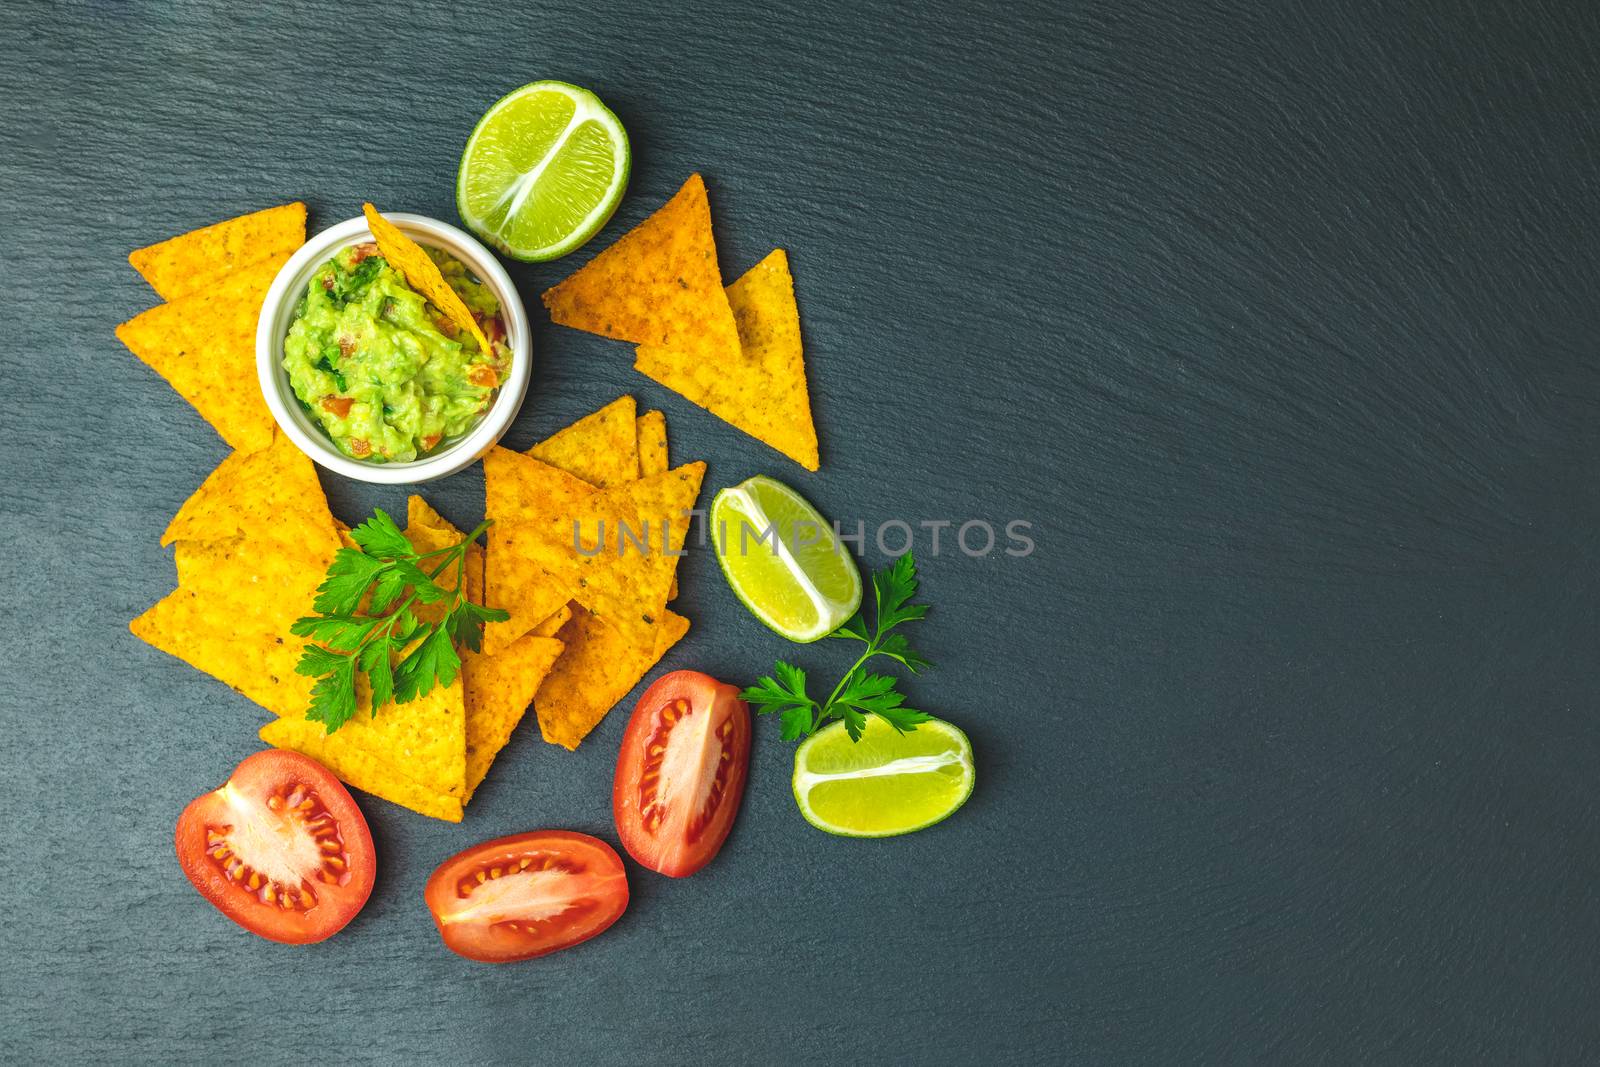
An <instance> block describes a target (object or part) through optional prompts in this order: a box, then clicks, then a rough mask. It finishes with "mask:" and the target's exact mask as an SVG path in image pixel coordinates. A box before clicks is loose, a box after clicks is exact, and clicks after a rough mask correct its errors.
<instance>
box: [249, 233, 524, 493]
mask: <svg viewBox="0 0 1600 1067" xmlns="http://www.w3.org/2000/svg"><path fill="white" fill-rule="evenodd" d="M383 217H384V218H386V219H388V220H389V221H390V222H392V223H394V224H395V225H396V226H398V227H399V228H400V230H401V231H402V232H404V233H405V234H406V236H408V237H410V238H412V239H413V240H415V241H417V242H418V243H419V244H426V245H431V246H433V247H435V248H439V249H442V250H443V251H445V252H448V253H450V254H451V255H452V256H454V257H455V258H456V259H458V260H460V261H461V263H462V265H463V266H465V267H466V268H467V269H468V270H469V271H471V272H472V273H473V274H474V275H476V276H477V278H478V279H479V280H480V281H482V282H483V283H484V284H485V285H487V286H489V288H490V289H491V290H492V291H493V292H494V295H495V298H496V299H497V300H499V302H500V308H501V313H502V316H503V322H504V325H505V328H506V345H507V347H509V348H510V349H511V374H510V375H509V376H508V378H507V379H506V381H505V382H503V383H502V384H501V386H500V391H499V393H498V394H496V396H495V400H494V403H493V404H491V405H490V406H489V410H488V411H486V412H485V413H484V415H483V418H481V419H479V420H478V424H477V425H476V426H474V427H473V428H472V429H471V430H470V431H469V432H468V433H467V434H466V435H465V436H464V437H462V438H461V439H460V440H459V441H456V442H455V443H454V444H451V445H449V446H448V447H446V448H445V449H444V450H443V451H442V452H439V453H437V454H435V455H431V456H428V457H426V458H425V459H416V460H412V461H410V462H409V463H364V462H362V461H361V460H358V459H352V458H351V457H349V456H347V455H345V454H344V453H343V452H341V451H339V448H338V446H337V445H335V444H334V443H333V440H332V439H331V438H329V437H328V435H327V434H326V433H325V432H323V430H322V427H320V426H318V425H316V424H315V423H313V422H312V421H311V419H310V418H309V417H308V416H307V415H306V413H305V412H304V411H303V410H302V409H301V407H300V404H299V401H298V400H297V399H296V398H295V395H294V389H293V387H292V386H291V385H290V384H289V375H288V373H287V372H286V371H284V369H283V366H282V364H283V342H284V340H285V338H286V337H287V335H288V332H289V325H290V318H291V317H292V316H293V314H294V308H295V305H296V304H298V303H299V298H300V294H301V293H302V292H303V291H304V289H305V286H306V283H307V282H308V281H310V278H311V274H312V273H313V272H314V271H315V270H316V268H318V267H320V266H321V265H322V264H323V263H324V262H325V261H326V260H327V259H329V258H330V257H331V256H332V255H333V254H334V253H335V252H336V251H337V250H338V249H340V248H343V247H346V246H347V245H352V244H360V243H361V242H362V241H370V240H372V239H373V237H372V231H371V230H369V229H368V228H367V220H366V218H365V216H358V217H356V218H353V219H346V220H345V221H344V222H340V223H337V224H335V225H333V226H329V227H328V228H327V229H325V230H322V231H321V232H319V233H317V234H316V235H315V236H313V237H311V238H310V239H309V240H307V241H306V243H305V244H303V245H301V246H300V248H299V249H298V250H297V251H296V252H295V253H294V254H293V255H292V256H290V257H289V260H288V262H286V263H285V264H284V265H283V266H282V267H281V268H279V270H278V273H277V276H276V277H274V278H273V280H272V284H271V286H269V287H268V289H267V295H266V299H264V300H263V301H262V304H261V315H260V318H259V319H258V320H257V323H256V378H257V384H258V385H259V387H260V389H261V395H262V398H263V399H264V400H265V401H266V403H267V409H268V410H269V411H271V412H272V418H273V421H274V422H276V423H277V424H278V429H279V430H280V431H281V432H282V433H283V434H284V435H285V436H287V437H288V438H289V440H291V441H293V442H294V444H295V447H297V448H299V449H300V451H301V452H304V453H305V454H306V455H307V456H308V457H310V458H311V460H313V461H314V462H315V463H317V464H318V465H319V466H322V467H325V468H327V469H328V470H331V471H333V472H335V473H337V474H342V475H344V476H345V477H347V478H353V479H355V480H357V481H362V482H372V483H376V484H379V485H412V484H417V483H420V482H429V481H434V480H435V479H438V478H445V477H448V476H449V475H452V474H455V473H456V472H458V471H461V470H464V469H465V468H467V467H469V466H471V465H472V464H473V463H475V462H476V461H477V460H478V458H479V457H480V456H482V455H483V454H484V453H485V452H487V451H489V449H490V448H491V447H492V446H493V445H494V444H495V443H496V442H498V441H499V440H500V438H501V437H502V436H503V435H504V434H505V432H506V431H507V430H508V429H510V428H511V423H512V422H513V421H514V420H515V419H516V417H517V412H518V411H519V410H520V409H521V407H522V401H523V399H524V397H526V395H527V392H528V381H529V379H530V377H531V375H532V366H531V360H530V352H531V350H532V345H531V341H530V337H531V331H530V328H529V324H528V312H527V309H526V308H525V307H524V306H523V303H522V297H521V296H520V295H519V294H518V293H517V287H516V284H515V283H514V282H513V281H512V280H511V276H510V275H509V274H507V273H506V269H505V267H503V266H501V264H500V261H499V260H498V259H496V258H495V256H494V253H492V252H490V251H489V250H488V249H487V248H485V247H484V246H483V244H482V243H480V242H479V241H478V240H477V239H476V238H474V237H472V236H471V235H469V234H467V233H466V232H464V231H462V230H460V229H458V228H456V227H455V226H451V225H450V224H449V223H446V222H441V221H439V220H438V219H435V218H430V217H428V216H426V215H414V214H410V213H407V212H388V211H386V212H384V213H383Z"/></svg>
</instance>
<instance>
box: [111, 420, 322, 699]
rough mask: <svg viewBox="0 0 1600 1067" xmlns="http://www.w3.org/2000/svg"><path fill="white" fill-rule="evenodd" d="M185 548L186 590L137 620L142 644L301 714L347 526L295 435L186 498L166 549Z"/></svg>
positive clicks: (179, 556)
mask: <svg viewBox="0 0 1600 1067" xmlns="http://www.w3.org/2000/svg"><path fill="white" fill-rule="evenodd" d="M172 543H176V545H177V548H176V552H175V556H176V561H177V568H178V585H179V588H178V589H177V590H175V591H174V592H173V593H171V594H169V595H168V596H167V597H166V598H165V599H164V600H162V601H161V602H160V603H158V604H156V605H155V606H154V607H152V608H151V609H150V610H149V611H146V612H145V613H144V614H143V615H141V616H139V617H138V618H137V619H135V620H133V622H132V623H131V624H130V625H129V628H130V629H131V630H132V631H133V633H134V635H135V636H137V637H139V638H140V639H141V640H143V641H145V642H147V643H149V644H151V645H153V646H155V647H156V648H158V649H161V650H162V651H163V652H167V653H169V654H171V655H173V656H177V657H178V658H179V659H182V660H184V661H185V662H186V663H188V664H190V665H191V666H193V667H195V668H197V669H198V670H201V671H204V672H205V673H207V674H209V675H211V676H212V677H214V678H217V679H218V680H220V681H222V682H224V683H225V684H227V685H228V686H230V687H232V688H233V689H234V690H236V691H237V692H239V693H242V694H244V695H245V696H247V697H249V698H250V699H251V700H254V701H255V702H256V703H258V704H260V705H261V706H262V707H265V708H266V709H268V710H269V711H271V712H273V713H274V714H277V715H288V716H295V717H298V716H303V715H304V714H305V712H306V708H307V707H309V706H310V693H311V686H312V679H310V678H305V677H301V676H299V675H296V674H295V673H294V667H295V664H296V663H298V662H299V659H300V650H301V647H302V645H303V643H304V642H302V641H301V640H299V639H298V638H294V637H291V636H290V634H289V627H290V625H292V624H293V622H294V620H295V619H297V618H299V617H300V616H302V615H309V614H312V612H313V609H312V600H313V599H314V598H315V596H316V588H317V586H318V585H319V584H320V583H321V581H322V576H323V574H324V573H325V572H326V570H327V568H328V565H329V563H331V562H332V560H333V553H334V552H335V551H336V550H337V549H338V547H339V534H338V527H337V524H336V522H335V521H334V518H333V516H332V515H331V514H330V513H329V511H328V505H327V500H326V498H325V497H324V496H323V493H322V486H321V484H320V483H319V482H318V481H317V475H316V471H315V468H313V467H312V465H311V463H310V461H309V460H307V459H306V458H305V456H303V455H301V454H300V452H299V451H298V450H297V449H295V448H294V446H293V444H291V443H290V442H289V441H288V440H287V439H285V438H281V437H280V438H277V439H276V440H275V441H274V444H273V447H271V448H267V449H264V450H262V451H260V452H253V453H242V452H235V453H233V454H232V455H230V456H229V457H228V458H227V459H225V460H223V461H222V463H221V464H219V465H218V466H217V468H216V470H214V471H213V472H212V473H211V474H210V476H208V477H207V478H206V480H205V481H204V482H203V483H202V484H201V486H200V488H199V489H197V490H195V492H194V493H193V494H192V495H191V496H190V497H189V499H188V500H187V501H185V502H184V504H183V507H182V508H180V509H179V511H178V514H177V516H176V517H174V518H173V520H172V523H171V524H170V525H169V526H168V527H167V532H166V534H165V535H164V536H163V538H162V544H172Z"/></svg>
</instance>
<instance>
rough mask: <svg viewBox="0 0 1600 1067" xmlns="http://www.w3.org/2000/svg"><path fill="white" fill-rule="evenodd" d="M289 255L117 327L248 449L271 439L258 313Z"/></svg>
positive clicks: (217, 426)
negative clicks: (259, 362)
mask: <svg viewBox="0 0 1600 1067" xmlns="http://www.w3.org/2000/svg"><path fill="white" fill-rule="evenodd" d="M289 255H290V253H289V252H282V253H279V254H277V255H274V256H272V257H270V258H268V259H264V260H262V261H260V262H259V263H256V264H253V265H252V266H248V267H244V268H242V269H240V270H238V271H235V272H233V273H230V274H229V275H227V277H225V278H224V279H223V280H222V281H220V282H218V283H217V284H215V285H212V286H208V287H206V288H204V289H200V290H198V291H196V292H194V293H191V294H189V295H188V296H184V297H180V298H179V299H177V300H174V301H172V302H171V303H169V304H157V305H156V306H155V307H153V308H151V309H150V310H149V311H145V312H141V313H140V314H138V315H135V316H134V317H133V318H131V319H129V320H128V321H127V322H125V323H123V324H122V325H121V326H118V327H117V339H118V340H120V341H121V342H122V343H123V344H125V345H127V346H128V348H129V350H130V351H132V352H133V354H134V355H136V356H138V357H139V358H140V359H142V360H143V361H144V362H145V363H146V364H148V365H149V367H150V369H151V370H154V371H155V372H156V373H157V374H159V375H161V376H162V377H163V378H165V379H166V380H167V382H168V384H170V385H171V386H172V388H174V389H176V390H177V391H178V395H179V396H181V397H183V398H184V399H185V400H187V401H188V402H189V403H190V404H191V405H192V406H193V407H194V409H195V410H196V411H198V412H199V413H200V416H201V417H202V418H204V419H205V420H206V421H207V422H209V423H210V424H211V428H212V429H214V430H216V431H217V433H218V434H219V435H221V437H222V439H223V440H224V441H226V442H228V444H229V445H231V446H232V447H234V448H237V449H239V450H241V451H244V452H254V451H257V450H259V449H262V448H266V447H267V446H268V445H269V444H271V443H272V433H273V423H272V413H271V412H269V411H268V410H267V405H266V402H265V401H263V400H262V399H261V390H260V389H259V388H258V387H257V385H256V320H257V318H259V317H260V314H261V301H262V300H263V299H265V297H266V295H267V289H268V287H269V286H271V284H272V279H273V278H275V277H276V276H277V274H278V268H280V267H282V266H283V264H284V261H285V260H287V259H288V258H289Z"/></svg>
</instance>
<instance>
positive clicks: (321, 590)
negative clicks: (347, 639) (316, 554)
mask: <svg viewBox="0 0 1600 1067" xmlns="http://www.w3.org/2000/svg"><path fill="white" fill-rule="evenodd" d="M387 566H389V564H388V563H387V562H385V561H384V560H381V559H373V558H372V557H371V556H369V555H366V554H365V553H363V552H358V551H356V550H355V549H353V548H341V549H339V550H338V551H337V552H335V553H334V554H333V565H332V566H330V567H329V568H328V574H327V576H326V577H325V578H323V580H322V584H321V585H319V586H317V598H316V600H314V601H313V602H312V604H311V606H312V607H314V608H316V609H317V611H318V612H320V613H321V614H323V615H349V614H350V613H351V612H353V611H355V610H356V607H357V605H359V604H360V603H361V598H362V597H363V596H365V595H366V592H367V586H369V585H371V584H372V583H373V582H374V581H376V580H377V578H378V574H379V572H381V571H382V570H383V569H384V568H385V567H387Z"/></svg>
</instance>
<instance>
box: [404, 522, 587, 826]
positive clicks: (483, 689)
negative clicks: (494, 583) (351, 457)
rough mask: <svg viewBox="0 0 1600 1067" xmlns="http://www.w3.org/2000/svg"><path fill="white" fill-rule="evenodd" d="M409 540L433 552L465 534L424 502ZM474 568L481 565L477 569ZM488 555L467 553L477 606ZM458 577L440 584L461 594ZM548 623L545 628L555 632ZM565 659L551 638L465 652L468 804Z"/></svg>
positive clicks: (563, 614)
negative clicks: (549, 676) (552, 668)
mask: <svg viewBox="0 0 1600 1067" xmlns="http://www.w3.org/2000/svg"><path fill="white" fill-rule="evenodd" d="M406 519H407V526H406V537H407V538H408V539H409V540H410V541H411V544H412V545H413V546H414V547H415V548H416V549H417V551H419V552H432V551H435V550H437V549H441V548H445V547H448V546H449V545H453V544H456V543H457V542H459V541H460V540H461V537H462V534H461V532H460V531H459V530H458V529H456V527H454V526H452V525H451V524H450V523H449V521H447V520H446V519H444V518H443V517H441V516H440V515H439V513H438V512H436V511H434V510H433V508H431V507H429V506H428V504H427V502H426V501H424V500H423V499H422V498H421V497H420V496H412V497H411V498H410V499H409V500H408V501H407V502H406ZM474 564H476V565H475V566H474ZM482 568H483V554H482V549H480V548H479V547H478V546H477V545H473V546H471V547H470V548H469V549H468V550H467V570H466V578H467V596H468V597H469V598H471V599H473V600H475V601H478V600H480V598H481V597H482V589H483V576H482ZM455 580H456V579H455V574H454V572H453V571H452V572H449V573H448V574H441V575H440V576H439V577H438V579H437V581H438V582H439V584H440V585H442V586H444V587H445V588H447V589H453V588H455ZM426 608H440V609H442V608H443V605H425V606H424V607H423V608H419V609H417V614H418V617H423V612H424V610H425V609H426ZM568 617H570V612H568V611H567V609H566V608H565V607H563V608H562V609H561V610H560V611H558V612H557V613H556V614H555V616H552V619H555V620H557V621H556V622H555V626H554V628H552V629H551V634H553V633H554V632H555V630H558V629H559V628H560V626H561V625H562V623H563V622H564V621H565V619H566V618H568ZM550 621H551V620H545V622H544V623H542V624H541V628H542V627H546V626H549V623H550ZM560 654H561V642H560V641H558V640H556V639H555V638H554V637H553V636H549V635H536V634H528V635H526V636H523V637H520V638H518V639H517V640H516V641H513V642H512V643H511V644H510V645H508V646H507V647H506V648H504V649H502V650H500V651H499V652H496V653H494V654H493V655H489V654H487V653H477V652H472V651H469V650H463V651H462V654H461V681H462V685H463V686H464V687H465V701H466V725H465V729H466V760H467V764H466V776H467V793H466V795H467V799H469V800H470V799H471V797H472V793H473V791H474V790H476V789H477V788H478V785H479V783H481V782H482V781H483V778H484V776H485V775H486V774H488V772H489V766H490V764H492V763H493V762H494V758H495V756H496V755H498V754H499V752H500V750H501V749H502V748H504V747H505V745H506V742H507V741H509V740H511V734H512V733H513V732H514V731H515V730H516V728H517V724H518V723H519V722H521V721H522V716H523V713H524V712H526V711H527V710H528V705H529V704H531V703H533V695H534V693H536V692H538V689H539V683H540V682H541V681H543V679H544V676H545V675H546V674H547V673H549V671H550V665H551V664H553V663H554V662H555V660H556V657H557V656H559V655H560Z"/></svg>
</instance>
